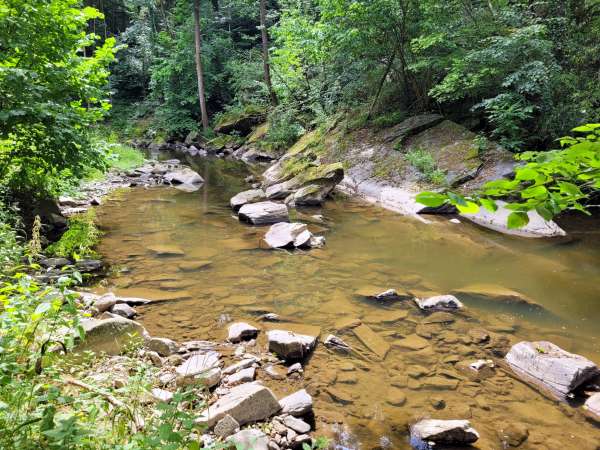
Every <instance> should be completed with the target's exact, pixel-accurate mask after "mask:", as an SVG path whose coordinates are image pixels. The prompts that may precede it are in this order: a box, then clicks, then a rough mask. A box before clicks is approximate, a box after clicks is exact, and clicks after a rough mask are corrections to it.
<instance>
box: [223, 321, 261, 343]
mask: <svg viewBox="0 0 600 450" xmlns="http://www.w3.org/2000/svg"><path fill="white" fill-rule="evenodd" d="M228 330H229V335H228V337H227V339H228V340H229V342H240V341H242V340H248V339H254V338H256V336H258V331H259V330H258V328H256V327H253V326H252V325H249V324H247V323H245V322H236V323H233V324H231V325H229V329H228Z"/></svg>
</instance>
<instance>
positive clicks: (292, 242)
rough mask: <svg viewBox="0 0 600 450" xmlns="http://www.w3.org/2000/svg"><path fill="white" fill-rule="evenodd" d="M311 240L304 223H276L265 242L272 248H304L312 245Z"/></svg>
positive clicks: (270, 229) (310, 234)
mask: <svg viewBox="0 0 600 450" xmlns="http://www.w3.org/2000/svg"><path fill="white" fill-rule="evenodd" d="M311 238H312V233H311V232H310V231H308V228H307V226H306V224H304V223H287V222H280V223H276V224H273V225H271V227H270V228H269V231H267V234H265V242H266V243H267V245H268V246H269V247H271V248H285V247H304V246H306V245H310V240H311Z"/></svg>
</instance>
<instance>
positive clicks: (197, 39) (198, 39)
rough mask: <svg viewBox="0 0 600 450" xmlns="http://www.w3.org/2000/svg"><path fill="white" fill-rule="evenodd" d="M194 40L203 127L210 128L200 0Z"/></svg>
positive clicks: (195, 21)
mask: <svg viewBox="0 0 600 450" xmlns="http://www.w3.org/2000/svg"><path fill="white" fill-rule="evenodd" d="M194 41H195V44H196V77H197V78H198V100H199V101H200V114H201V116H202V128H203V129H204V131H206V130H208V113H207V112H206V99H205V96H204V74H203V72H202V37H201V35H200V0H194Z"/></svg>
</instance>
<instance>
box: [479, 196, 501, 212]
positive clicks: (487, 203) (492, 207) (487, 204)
mask: <svg viewBox="0 0 600 450" xmlns="http://www.w3.org/2000/svg"><path fill="white" fill-rule="evenodd" d="M479 203H481V206H483V207H484V208H485V209H487V210H488V211H490V212H495V211H497V210H498V205H496V202H495V201H494V200H490V199H489V198H481V199H479Z"/></svg>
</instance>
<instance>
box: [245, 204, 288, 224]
mask: <svg viewBox="0 0 600 450" xmlns="http://www.w3.org/2000/svg"><path fill="white" fill-rule="evenodd" d="M239 218H240V220H241V221H244V222H249V223H251V224H253V225H270V224H273V223H277V222H287V221H289V212H288V208H287V206H285V205H284V204H282V203H275V202H259V203H250V204H247V205H244V206H242V207H241V208H240V210H239Z"/></svg>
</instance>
